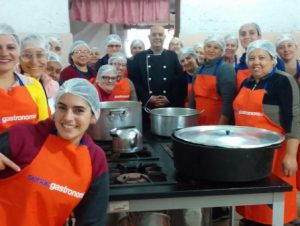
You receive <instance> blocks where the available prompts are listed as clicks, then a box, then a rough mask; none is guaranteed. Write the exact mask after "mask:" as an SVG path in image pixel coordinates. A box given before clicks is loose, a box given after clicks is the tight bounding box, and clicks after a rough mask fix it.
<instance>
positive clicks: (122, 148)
mask: <svg viewBox="0 0 300 226" xmlns="http://www.w3.org/2000/svg"><path fill="white" fill-rule="evenodd" d="M110 135H111V136H112V138H113V140H112V150H113V152H117V153H135V152H138V151H141V150H142V149H143V136H142V134H141V132H140V131H139V130H138V129H137V128H136V127H134V126H126V127H118V128H114V129H112V130H111V131H110Z"/></svg>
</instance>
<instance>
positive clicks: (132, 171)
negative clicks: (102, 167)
mask: <svg viewBox="0 0 300 226" xmlns="http://www.w3.org/2000/svg"><path fill="white" fill-rule="evenodd" d="M109 172H110V184H111V185H112V184H133V183H139V184H141V183H149V182H151V183H155V182H164V181H166V180H167V176H166V174H165V173H163V172H162V168H161V167H160V166H159V165H157V164H155V163H134V162H126V163H117V164H111V165H110V170H109ZM124 180H125V181H126V183H124ZM135 180H137V181H138V182H133V181H135Z"/></svg>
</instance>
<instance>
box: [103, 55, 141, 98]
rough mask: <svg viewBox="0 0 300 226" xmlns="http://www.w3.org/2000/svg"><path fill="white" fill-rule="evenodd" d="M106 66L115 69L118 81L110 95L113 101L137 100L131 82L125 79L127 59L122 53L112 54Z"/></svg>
mask: <svg viewBox="0 0 300 226" xmlns="http://www.w3.org/2000/svg"><path fill="white" fill-rule="evenodd" d="M108 64H110V65H113V66H115V67H116V69H117V72H118V76H119V78H120V79H119V80H118V81H117V84H116V87H115V89H114V90H113V92H112V94H113V96H114V100H134V101H136V100H137V95H136V92H135V87H134V84H133V82H132V81H131V80H130V79H129V78H127V75H128V73H127V59H126V57H125V55H124V54H123V53H114V54H113V55H112V56H111V57H110V58H109V60H108Z"/></svg>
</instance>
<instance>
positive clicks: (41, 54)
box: [21, 52, 47, 62]
mask: <svg viewBox="0 0 300 226" xmlns="http://www.w3.org/2000/svg"><path fill="white" fill-rule="evenodd" d="M33 56H35V57H36V59H37V60H47V54H46V53H45V52H38V53H26V52H25V53H22V54H21V60H23V61H24V62H29V61H31V60H32V59H33Z"/></svg>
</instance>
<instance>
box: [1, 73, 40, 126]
mask: <svg viewBox="0 0 300 226" xmlns="http://www.w3.org/2000/svg"><path fill="white" fill-rule="evenodd" d="M17 79H18V80H19V83H20V86H16V87H13V89H12V90H10V91H8V92H6V91H4V90H3V89H0V98H1V101H0V109H1V110H0V132H2V131H3V130H4V129H6V128H9V127H11V126H12V125H14V124H17V123H21V122H30V123H35V122H37V121H38V118H39V117H38V112H39V111H38V107H37V105H36V103H35V102H34V100H33V99H32V96H31V95H30V93H29V92H28V90H27V88H26V86H24V84H23V82H22V81H21V80H20V79H19V78H18V77H17Z"/></svg>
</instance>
